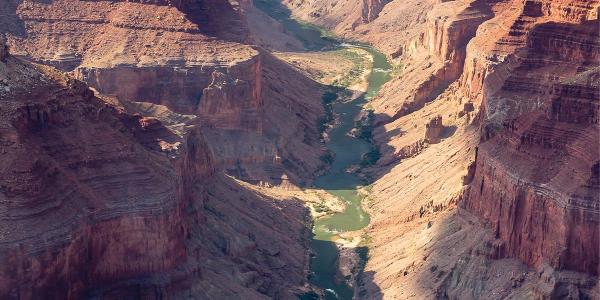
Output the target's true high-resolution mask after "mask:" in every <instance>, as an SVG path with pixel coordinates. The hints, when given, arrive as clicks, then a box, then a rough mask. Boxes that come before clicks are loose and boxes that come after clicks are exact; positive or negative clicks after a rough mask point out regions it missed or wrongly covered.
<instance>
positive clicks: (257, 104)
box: [0, 0, 323, 184]
mask: <svg viewBox="0 0 600 300" xmlns="http://www.w3.org/2000/svg"><path fill="white" fill-rule="evenodd" d="M251 8H252V7H251V3H250V2H249V1H239V2H238V1H227V0H211V1H195V0H193V1H192V0H185V1H184V0H182V1H116V2H115V1H113V2H108V1H92V2H90V1H73V0H60V1H52V2H49V3H46V2H35V1H25V2H23V3H20V4H19V5H16V6H14V7H12V6H8V5H4V7H2V8H0V9H2V11H4V12H6V15H10V16H14V18H16V19H18V20H19V22H20V23H22V24H24V26H23V29H22V30H23V31H24V33H22V32H15V31H16V30H13V31H11V30H10V28H9V26H8V25H6V26H5V28H6V31H7V32H8V37H9V41H10V44H11V45H14V46H15V48H17V49H19V53H17V54H19V55H22V56H26V57H27V58H28V59H32V60H34V61H36V62H40V63H44V64H49V65H52V66H55V67H57V68H59V69H62V70H64V71H71V72H73V73H74V74H75V76H76V77H77V78H79V79H81V80H83V81H85V82H86V83H88V84H89V85H90V86H92V87H93V88H94V89H96V90H97V91H98V92H100V93H101V94H104V95H110V96H114V97H117V98H119V99H121V100H122V101H135V102H148V103H152V104H156V105H161V106H166V107H167V108H168V109H170V110H172V111H174V112H176V113H179V114H185V115H196V116H198V119H199V123H200V124H201V125H202V127H205V128H207V130H206V131H205V133H206V140H207V144H208V146H209V147H210V148H211V149H212V150H213V152H215V153H218V154H220V155H218V156H217V157H215V164H216V165H218V166H219V167H223V168H225V169H227V170H228V171H230V172H234V173H231V174H235V175H236V176H240V178H242V179H244V180H248V181H256V182H258V181H265V182H269V183H272V184H276V183H278V181H280V178H281V175H282V173H288V176H289V178H290V180H291V181H292V182H293V183H294V184H302V183H305V182H308V181H310V178H311V177H312V174H314V173H315V172H316V171H317V170H318V169H319V168H320V167H321V164H322V163H321V162H320V160H319V157H320V156H321V154H322V149H321V148H322V146H321V145H320V141H319V138H318V137H319V134H318V132H317V130H316V124H317V123H318V118H319V115H321V114H322V113H323V108H322V105H321V103H320V100H319V99H320V95H319V86H318V85H317V84H316V83H314V82H312V81H311V80H309V79H307V78H300V77H301V76H297V75H298V74H296V73H297V72H296V71H295V70H293V69H292V68H291V67H287V68H286V67H285V66H287V65H283V67H282V64H281V63H280V62H278V61H277V60H276V59H274V58H273V57H272V56H271V55H270V54H268V53H265V52H264V50H260V49H258V48H256V47H253V46H248V45H245V44H243V43H242V42H247V41H248V38H249V30H248V25H247V24H246V22H247V20H246V16H245V12H246V11H247V10H249V9H251ZM25 33H26V34H25ZM273 71H276V72H278V74H271V73H272V72H273ZM294 80H300V82H294ZM123 83H126V84H123ZM282 84H286V85H282ZM288 85H289V86H288ZM306 98H310V100H312V101H306V100H305V99H306ZM278 114H283V115H278ZM280 118H281V119H285V120H287V121H286V124H288V125H289V126H290V127H289V128H286V129H283V130H281V129H280V128H278V127H279V124H278V123H274V122H272V121H273V120H279V119H280ZM299 131H302V132H305V133H306V135H305V136H304V137H301V136H298V135H297V134H296V132H299ZM244 141H245V142H250V144H247V145H245V144H244V143H245V142H244ZM250 145H251V146H250ZM224 148H225V149H224ZM301 156H306V159H304V162H303V163H301V164H298V163H289V162H291V161H295V159H294V158H295V157H301ZM278 157H279V158H282V159H281V160H280V159H279V158H278Z"/></svg>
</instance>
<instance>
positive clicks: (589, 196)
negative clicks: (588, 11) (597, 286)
mask: <svg viewBox="0 0 600 300" xmlns="http://www.w3.org/2000/svg"><path fill="white" fill-rule="evenodd" d="M549 6H551V5H548V4H547V3H542V2H535V3H533V4H532V3H530V2H527V4H526V6H525V11H524V14H525V15H526V16H528V17H529V16H532V15H535V16H537V15H539V14H545V13H547V9H548V7H549ZM561 11H562V12H566V10H561ZM579 15H582V14H579V13H578V14H576V15H575V16H573V15H572V14H571V13H569V14H565V15H562V16H563V17H572V18H574V20H575V21H577V20H579V18H580V17H577V16H579ZM583 15H585V14H583ZM514 34H515V35H524V34H525V35H526V42H525V46H524V48H523V50H522V51H521V54H520V57H519V58H518V59H516V60H513V61H512V62H509V64H512V65H511V67H510V68H509V69H510V70H511V71H510V72H509V73H507V72H500V75H501V76H502V77H504V78H503V79H502V81H497V80H494V79H493V78H494V77H493V76H492V77H490V76H488V78H486V79H485V80H484V81H483V84H484V86H486V85H487V86H489V85H492V84H499V86H498V87H499V89H498V88H496V90H491V91H490V92H489V93H487V94H484V106H483V108H482V110H481V112H482V113H483V114H484V115H485V117H484V118H483V126H484V130H483V136H482V138H483V139H484V140H487V141H486V142H484V143H483V144H481V145H480V146H479V151H478V155H477V160H476V171H475V175H474V179H473V181H472V183H471V185H470V189H469V192H468V193H467V196H466V197H465V201H464V202H463V205H464V206H465V207H466V208H467V209H469V210H470V211H472V212H474V213H475V214H476V215H478V216H480V217H481V218H482V219H483V220H485V221H486V222H487V223H488V224H489V226H490V227H491V228H492V229H493V230H494V232H495V234H496V238H498V239H499V240H500V241H502V244H501V246H499V248H498V253H497V254H498V256H499V257H507V256H508V257H519V258H520V259H521V260H523V261H524V262H526V263H527V264H529V265H533V266H540V265H542V264H543V263H548V264H550V265H551V266H553V267H554V268H556V269H559V270H562V269H568V270H576V271H580V272H585V273H588V274H591V275H598V265H599V263H600V261H599V249H598V244H599V242H600V237H599V236H600V232H599V228H600V227H599V225H600V224H599V223H600V197H599V195H600V190H599V186H598V179H597V177H598V169H597V168H598V163H599V157H600V153H599V152H598V147H597V145H598V143H599V135H598V133H599V130H600V129H599V127H598V108H599V105H600V103H599V101H598V99H600V94H599V93H598V87H599V85H600V82H599V74H598V71H597V70H596V69H594V68H596V66H597V65H598V62H599V61H600V57H599V56H598V53H599V49H600V44H598V40H597V36H598V27H597V22H596V21H581V23H579V24H564V23H563V24H560V23H546V24H541V25H538V26H536V27H534V28H533V29H532V30H531V31H530V32H527V33H518V34H517V32H515V33H514ZM498 124H502V125H498ZM488 139H489V140H488Z"/></svg>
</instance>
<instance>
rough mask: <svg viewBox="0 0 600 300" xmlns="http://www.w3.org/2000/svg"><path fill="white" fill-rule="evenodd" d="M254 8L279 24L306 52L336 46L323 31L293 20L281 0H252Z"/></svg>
mask: <svg viewBox="0 0 600 300" xmlns="http://www.w3.org/2000/svg"><path fill="white" fill-rule="evenodd" d="M254 6H255V7H256V8H258V9H259V10H260V11H262V12H263V13H265V14H266V15H268V16H269V17H271V18H272V19H274V20H276V21H278V22H280V23H281V24H282V27H283V31H284V33H286V34H288V35H290V36H293V37H295V38H296V39H298V40H299V41H300V42H302V44H303V45H304V47H305V48H306V50H307V51H317V50H322V49H325V48H335V47H336V46H337V44H338V43H337V41H336V40H335V39H333V38H331V37H329V36H328V34H327V32H326V31H325V30H323V29H321V28H319V27H317V26H315V25H312V24H308V23H304V22H301V21H298V20H296V19H294V18H293V17H292V12H291V10H290V9H288V8H287V7H286V6H285V5H283V4H282V3H281V0H254Z"/></svg>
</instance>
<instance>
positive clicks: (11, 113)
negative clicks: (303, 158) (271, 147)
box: [0, 57, 308, 299]
mask: <svg viewBox="0 0 600 300" xmlns="http://www.w3.org/2000/svg"><path fill="white" fill-rule="evenodd" d="M0 64H2V65H1V68H0V114H1V115H2V116H3V117H2V118H1V120H2V124H1V125H0V128H1V129H0V130H1V132H2V134H1V135H0V136H1V139H2V146H1V147H0V148H2V157H3V158H2V160H1V163H0V165H1V167H0V187H1V188H0V202H2V209H1V210H0V232H2V235H1V238H0V253H2V255H1V256H0V260H1V261H2V263H1V264H0V265H1V266H0V298H6V299H36V298H60V299H79V298H82V297H100V298H150V299H154V298H163V297H173V298H184V297H189V296H192V295H193V296H194V298H201V299H215V298H223V299H224V298H235V297H242V298H246V299H267V298H273V297H274V298H287V297H291V295H292V292H293V290H294V289H297V288H299V287H301V286H302V285H303V284H304V282H305V280H306V279H305V276H304V270H305V268H306V266H307V259H308V256H307V255H306V251H307V247H308V245H307V238H308V236H306V233H307V231H306V227H305V226H306V225H305V219H304V217H305V215H306V211H305V209H304V208H303V207H302V206H301V205H300V204H298V203H295V202H292V201H289V202H288V201H280V200H277V201H276V200H273V199H269V198H265V196H261V195H259V194H256V193H255V192H252V191H250V190H248V189H246V188H244V187H243V186H241V185H239V184H238V183H236V182H235V181H233V180H231V179H229V178H226V177H223V176H222V175H219V174H218V173H216V172H215V170H216V166H215V163H214V159H213V153H212V152H211V150H210V148H209V147H208V146H207V144H206V142H205V141H204V136H203V134H202V130H201V127H200V126H197V125H196V121H195V120H194V118H189V117H185V116H181V115H178V114H176V113H173V112H169V111H165V110H163V111H161V112H160V114H156V115H157V117H142V116H140V115H137V114H130V113H127V112H126V109H125V107H123V106H122V105H121V103H120V102H119V101H118V100H117V99H115V98H107V97H100V98H99V97H97V96H95V95H94V92H93V91H92V90H90V89H89V88H88V87H87V86H86V85H85V84H84V83H83V82H80V81H78V80H75V79H72V78H70V77H67V76H65V75H63V74H61V73H60V72H58V71H56V70H54V69H51V68H49V67H42V66H35V65H31V64H29V63H27V62H24V61H22V60H19V59H16V58H13V57H8V58H7V60H6V62H5V63H0ZM127 105H132V104H127ZM148 111H150V110H148ZM160 118H162V119H163V120H159V119H160ZM180 122H183V124H180ZM165 125H166V126H165ZM182 125H183V126H182ZM265 216H267V217H268V220H269V222H270V223H269V225H266V224H265ZM290 232H296V234H293V235H289V234H290Z"/></svg>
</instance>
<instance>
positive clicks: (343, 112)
mask: <svg viewBox="0 0 600 300" xmlns="http://www.w3.org/2000/svg"><path fill="white" fill-rule="evenodd" d="M255 3H256V6H257V7H258V8H259V9H261V10H262V11H263V12H265V13H267V14H268V15H269V16H271V17H273V18H274V19H276V20H278V21H280V22H281V24H283V26H284V28H285V30H286V31H288V32H289V33H292V34H293V35H295V36H296V37H298V38H299V39H300V40H301V41H302V42H303V43H304V45H305V47H306V48H307V50H310V51H319V50H321V49H324V48H332V47H360V48H362V49H365V50H367V51H368V52H369V53H370V54H371V56H372V57H373V66H372V70H371V72H370V74H369V76H368V88H367V91H366V93H364V94H363V95H361V96H360V97H358V98H356V99H354V100H352V101H346V102H343V101H337V102H336V103H334V104H333V112H334V114H335V115H336V116H337V118H338V121H339V122H337V124H336V126H335V127H334V128H333V129H332V130H331V132H330V134H329V141H328V142H327V148H328V149H329V150H330V151H331V152H332V153H333V155H334V160H333V162H332V164H331V167H330V169H329V171H328V172H327V173H326V174H325V175H323V176H320V177H318V178H316V179H315V182H314V185H315V186H316V187H318V188H321V189H324V190H326V191H327V192H329V193H331V194H333V195H334V196H336V197H338V198H340V199H341V200H342V201H344V202H345V204H346V209H345V210H344V211H343V212H341V213H336V214H333V215H329V216H327V217H323V218H320V219H317V220H315V222H314V226H313V233H314V235H313V239H312V241H311V248H312V252H313V256H312V258H311V264H310V265H311V267H310V269H311V277H310V283H311V284H312V285H314V286H316V287H319V288H322V289H323V290H324V291H325V299H343V300H346V299H352V298H353V294H354V291H353V289H352V288H351V287H350V286H349V285H348V284H347V283H346V281H345V280H343V279H342V278H339V277H340V276H338V273H339V272H338V259H339V253H338V248H337V246H336V244H335V243H334V242H333V239H334V238H335V237H336V236H337V235H338V234H340V233H343V232H348V231H356V230H360V229H362V228H364V227H366V226H367V225H368V224H369V221H370V218H369V215H368V214H367V213H366V212H365V211H364V210H363V209H362V206H361V200H362V197H361V195H360V194H359V193H358V191H357V190H358V189H359V188H360V187H362V185H363V184H364V183H363V182H362V180H361V178H360V177H359V176H357V175H356V174H354V173H348V172H347V171H346V170H347V169H348V168H349V167H351V166H355V165H359V164H360V163H361V161H362V158H363V155H365V154H366V153H368V152H370V151H371V150H372V149H373V148H374V145H372V144H370V143H369V142H367V141H365V140H363V139H358V138H355V137H352V136H349V135H348V133H349V132H350V131H351V130H352V128H353V127H354V125H355V124H354V123H355V122H354V119H355V117H356V116H357V115H358V114H359V113H360V112H361V111H362V110H363V109H364V108H363V106H364V105H365V104H366V103H367V102H368V101H369V99H370V98H371V97H373V96H375V95H377V93H378V92H379V90H380V89H381V87H382V86H383V84H384V83H386V82H387V81H388V80H389V79H390V77H391V76H390V71H391V69H392V66H391V65H390V63H389V62H388V60H387V58H386V57H385V55H383V54H382V53H380V52H378V51H377V50H375V49H373V48H371V47H369V46H366V45H362V44H361V45H359V44H342V43H340V42H338V41H336V40H335V39H332V38H331V37H327V38H324V37H323V30H321V29H320V28H318V27H315V26H312V25H308V24H302V23H299V22H297V21H295V20H294V19H292V18H291V17H290V13H289V11H287V9H285V8H284V7H283V6H282V5H281V4H280V3H279V2H278V1H277V0H258V1H255Z"/></svg>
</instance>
